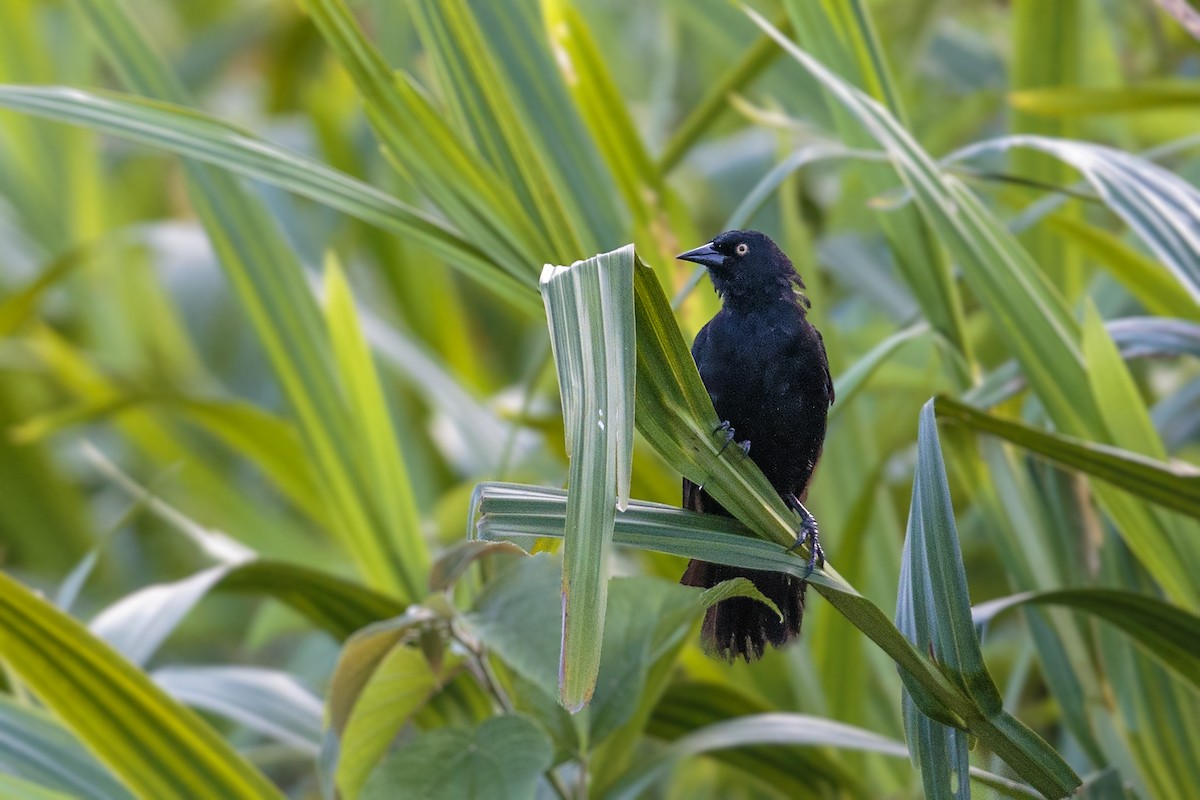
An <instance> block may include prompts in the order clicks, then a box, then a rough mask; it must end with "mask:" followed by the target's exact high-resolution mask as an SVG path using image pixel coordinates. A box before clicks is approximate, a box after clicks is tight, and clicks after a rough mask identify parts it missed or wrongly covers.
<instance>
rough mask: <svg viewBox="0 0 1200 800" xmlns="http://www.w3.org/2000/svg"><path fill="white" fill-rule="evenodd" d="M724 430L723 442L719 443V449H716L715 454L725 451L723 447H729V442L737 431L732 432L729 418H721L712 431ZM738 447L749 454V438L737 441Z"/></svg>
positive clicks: (735, 435) (734, 437)
mask: <svg viewBox="0 0 1200 800" xmlns="http://www.w3.org/2000/svg"><path fill="white" fill-rule="evenodd" d="M721 431H724V432H725V444H723V445H721V449H720V450H718V451H717V455H721V453H724V452H725V448H726V447H729V443H730V442H732V441H734V440H735V439H736V438H737V433H735V432H734V430H733V426H732V425H730V424H729V420H723V421H722V422H721V424H720V425H718V426H717V427H715V428H713V433H720V432H721ZM738 447H740V448H742V452H743V453H745V454H746V455H750V440H749V439H747V440H746V441H744V442H738Z"/></svg>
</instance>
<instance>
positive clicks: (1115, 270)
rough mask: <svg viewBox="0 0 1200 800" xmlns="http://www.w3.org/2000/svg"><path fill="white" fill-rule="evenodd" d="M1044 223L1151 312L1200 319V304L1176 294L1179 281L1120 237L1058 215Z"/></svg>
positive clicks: (1189, 297) (1181, 294)
mask: <svg viewBox="0 0 1200 800" xmlns="http://www.w3.org/2000/svg"><path fill="white" fill-rule="evenodd" d="M1046 222H1047V224H1049V225H1050V227H1051V228H1052V229H1053V230H1055V231H1056V232H1058V233H1059V234H1061V235H1062V236H1064V237H1066V238H1067V239H1068V240H1069V241H1070V242H1071V243H1072V244H1074V245H1076V246H1078V247H1079V248H1080V249H1081V250H1082V251H1083V252H1084V253H1086V254H1087V255H1089V256H1090V257H1091V258H1093V259H1094V260H1095V261H1096V262H1097V263H1098V264H1100V266H1102V267H1104V268H1105V269H1107V270H1108V271H1109V272H1110V273H1111V274H1112V276H1113V277H1114V278H1116V279H1117V280H1118V281H1120V283H1121V285H1122V286H1124V287H1125V288H1126V289H1127V290H1128V291H1129V293H1130V294H1132V295H1133V296H1134V297H1136V298H1137V300H1138V302H1140V303H1141V304H1142V305H1144V306H1145V307H1146V310H1147V311H1149V312H1150V313H1152V314H1155V315H1158V316H1163V317H1181V318H1183V319H1191V320H1200V303H1197V302H1196V300H1195V299H1193V298H1192V297H1191V296H1189V295H1188V294H1187V293H1186V292H1181V291H1179V281H1177V280H1176V279H1175V276H1174V275H1172V274H1171V272H1170V270H1168V269H1167V268H1166V267H1164V266H1163V265H1162V264H1160V263H1159V262H1157V261H1155V260H1154V259H1152V258H1149V257H1147V256H1145V255H1142V254H1141V253H1140V252H1138V251H1137V250H1135V249H1134V248H1132V247H1130V246H1129V245H1128V244H1126V243H1125V242H1124V241H1123V240H1122V239H1121V238H1120V237H1118V236H1115V235H1114V234H1112V233H1109V232H1108V231H1105V230H1102V229H1100V228H1097V227H1096V226H1094V225H1088V224H1087V223H1085V222H1081V221H1079V220H1076V219H1073V218H1071V217H1065V216H1062V215H1061V214H1055V215H1053V216H1051V217H1049V218H1048V219H1047V220H1046Z"/></svg>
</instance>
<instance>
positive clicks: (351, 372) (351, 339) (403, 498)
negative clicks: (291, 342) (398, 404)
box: [325, 255, 429, 599]
mask: <svg viewBox="0 0 1200 800" xmlns="http://www.w3.org/2000/svg"><path fill="white" fill-rule="evenodd" d="M325 319H326V322H327V324H328V325H329V339H330V343H331V344H332V346H333V363H334V369H335V372H336V375H337V378H338V382H339V383H340V385H341V388H342V392H343V394H344V396H345V398H346V402H347V404H348V406H349V407H350V408H352V409H354V412H355V413H354V414H352V415H351V430H352V431H353V435H354V436H355V437H356V438H355V441H354V442H353V443H351V446H352V447H353V450H354V451H355V452H356V457H355V458H354V463H355V465H356V466H357V469H358V471H359V473H360V477H359V481H360V483H361V484H363V485H364V486H365V492H366V494H367V496H369V497H372V498H375V504H374V506H375V507H374V508H372V509H371V510H372V511H374V512H375V514H377V515H378V517H379V518H378V519H375V520H372V526H371V527H372V528H373V529H375V530H377V531H380V532H381V534H382V536H381V538H382V539H383V541H382V542H381V544H383V546H384V548H385V550H384V554H380V553H378V552H377V550H376V549H375V548H372V549H371V551H370V552H365V553H362V554H361V558H362V559H367V558H378V557H385V556H386V558H387V559H388V560H389V561H390V562H391V563H392V564H393V565H394V566H393V567H392V568H391V572H392V574H394V575H396V576H398V577H399V578H400V581H401V584H402V585H403V587H404V591H403V596H405V597H408V598H414V599H415V598H418V597H421V596H423V595H424V594H425V585H426V582H427V580H428V579H427V577H426V576H427V574H428V571H429V551H428V548H427V547H426V545H425V542H424V540H423V538H422V537H421V515H420V512H419V511H418V510H417V506H416V500H415V499H414V497H413V493H412V482H411V481H410V479H409V476H408V467H407V466H406V465H405V463H404V455H403V453H402V452H401V450H400V445H399V442H398V440H397V438H396V431H395V428H394V427H393V426H392V419H391V415H390V414H389V412H388V408H387V402H386V400H385V399H384V396H383V387H382V386H380V383H379V375H378V374H377V373H376V371H375V364H374V362H373V360H372V358H371V350H370V348H368V347H367V342H366V339H365V338H364V337H363V332H362V328H361V327H360V325H359V321H358V316H357V313H356V312H355V308H354V298H353V297H352V296H351V294H350V287H349V285H348V284H347V283H346V279H345V276H344V275H343V274H342V271H341V268H340V267H339V266H338V264H337V261H336V259H334V258H333V256H332V255H331V256H329V257H328V259H327V261H326V266H325Z"/></svg>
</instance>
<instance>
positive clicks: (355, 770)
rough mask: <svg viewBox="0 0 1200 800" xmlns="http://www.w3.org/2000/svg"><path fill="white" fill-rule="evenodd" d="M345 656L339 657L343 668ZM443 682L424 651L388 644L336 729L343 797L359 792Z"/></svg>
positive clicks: (339, 782) (345, 667) (345, 662)
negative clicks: (404, 728)
mask: <svg viewBox="0 0 1200 800" xmlns="http://www.w3.org/2000/svg"><path fill="white" fill-rule="evenodd" d="M350 663H351V662H350V661H348V660H345V659H343V660H339V662H338V668H339V670H340V671H342V672H343V674H344V671H345V670H346V669H348V668H349V665H350ZM441 683H442V679H441V676H440V675H438V674H437V673H436V672H435V671H434V670H433V669H432V668H431V667H430V665H429V661H428V660H427V659H426V658H425V655H424V653H422V652H421V651H420V650H419V649H417V648H415V647H409V646H404V645H397V646H393V647H392V648H391V649H390V650H388V652H387V654H386V655H385V656H384V657H383V658H382V659H381V660H380V661H379V662H378V663H377V664H376V665H375V666H374V669H373V671H372V672H371V677H370V680H369V681H368V682H367V683H366V684H365V685H364V686H363V687H362V692H361V694H359V695H358V697H357V699H356V700H355V702H354V708H353V710H352V711H351V713H350V715H349V716H348V717H347V718H346V720H345V726H344V727H343V728H342V729H341V730H340V731H337V733H336V735H337V737H338V740H337V741H338V753H339V757H338V762H337V785H338V789H340V790H341V792H342V794H343V795H344V796H345V797H359V796H360V791H361V790H362V788H363V785H364V784H365V783H366V781H367V779H368V777H369V776H370V774H371V771H372V770H374V769H375V768H376V767H377V766H378V765H379V760H380V758H381V757H382V756H383V754H384V752H386V751H387V748H388V747H389V746H390V745H391V743H392V741H393V740H394V739H395V738H396V734H398V733H399V732H400V730H401V729H402V728H403V727H404V726H405V725H406V724H407V723H408V722H409V720H411V719H412V717H413V715H414V714H415V713H416V712H417V711H419V710H420V709H421V708H422V707H423V706H424V705H425V703H426V702H427V701H428V700H429V698H430V697H431V696H432V695H433V693H434V692H435V691H436V690H437V689H438V688H439V686H440V685H441Z"/></svg>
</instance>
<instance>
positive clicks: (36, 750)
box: [0, 696, 133, 800]
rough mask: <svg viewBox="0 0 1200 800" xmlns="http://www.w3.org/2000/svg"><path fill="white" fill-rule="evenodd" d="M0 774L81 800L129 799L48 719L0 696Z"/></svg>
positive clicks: (112, 780)
mask: <svg viewBox="0 0 1200 800" xmlns="http://www.w3.org/2000/svg"><path fill="white" fill-rule="evenodd" d="M0 773H4V774H7V775H11V776H15V777H17V778H23V779H25V780H28V781H32V782H33V783H36V784H38V785H40V786H44V787H47V788H48V789H51V790H53V791H57V792H61V793H63V795H65V796H67V797H76V798H81V800H130V798H132V797H133V795H131V794H130V793H129V791H128V790H127V789H126V788H125V787H124V786H122V785H121V784H120V783H118V782H117V780H116V779H115V778H113V776H112V773H110V772H109V771H108V770H106V769H105V768H104V767H103V766H101V765H100V763H99V762H97V761H96V759H95V757H94V756H93V755H92V754H91V753H89V752H88V751H87V750H86V749H84V747H83V745H82V744H80V743H79V741H78V740H77V739H76V738H75V737H73V736H71V734H70V733H69V732H68V731H67V730H66V729H64V728H63V727H62V726H61V725H60V724H59V723H58V722H56V721H55V720H54V718H53V717H52V716H51V715H50V714H48V713H46V712H45V711H40V710H38V709H35V708H27V707H25V706H21V705H18V704H17V703H16V702H15V701H13V700H12V699H11V698H9V697H7V696H3V697H0ZM3 796H5V797H8V796H9V795H8V794H4V795H3Z"/></svg>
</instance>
